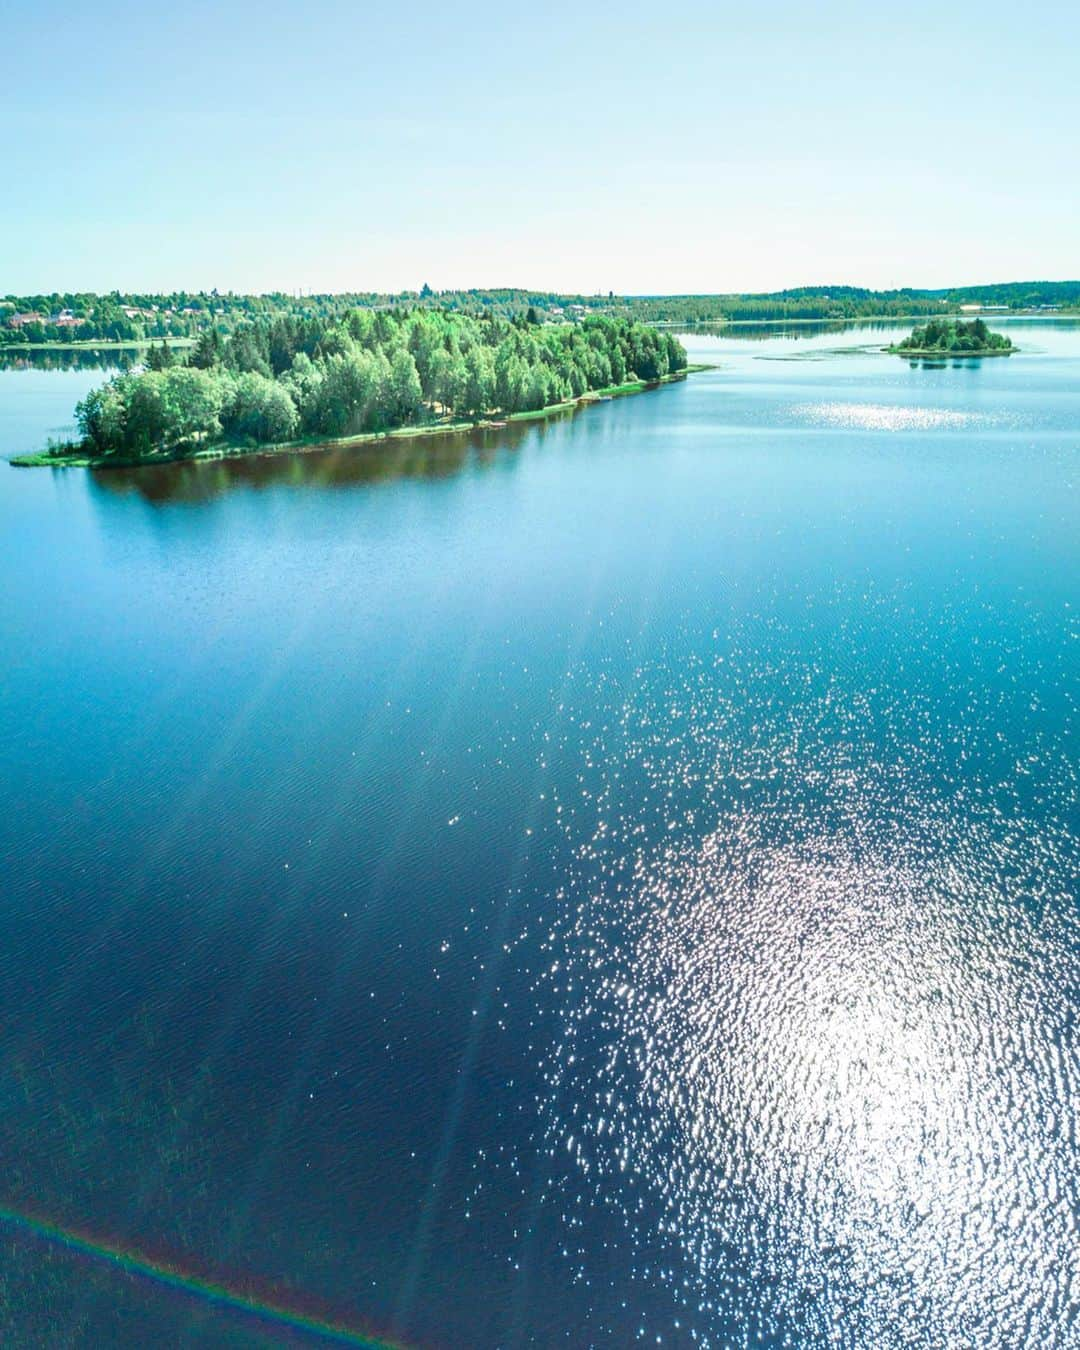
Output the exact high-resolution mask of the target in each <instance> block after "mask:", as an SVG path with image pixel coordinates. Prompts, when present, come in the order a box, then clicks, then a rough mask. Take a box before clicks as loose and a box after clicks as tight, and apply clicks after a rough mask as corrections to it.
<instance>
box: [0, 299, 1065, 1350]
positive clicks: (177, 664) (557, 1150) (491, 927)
mask: <svg viewBox="0 0 1080 1350" xmlns="http://www.w3.org/2000/svg"><path fill="white" fill-rule="evenodd" d="M900 331H901V330H899V329H894V328H879V329H866V328H863V329H848V330H843V331H835V330H833V331H828V330H825V331H816V330H813V329H807V330H805V332H804V333H802V334H800V335H796V336H792V335H791V334H790V333H789V334H786V335H780V336H777V335H770V334H769V333H768V332H767V331H763V332H757V331H754V330H747V329H741V330H736V329H732V330H730V331H729V332H727V333H724V334H722V335H719V336H710V335H707V334H698V335H694V336H690V337H687V338H686V339H685V341H686V344H687V346H688V348H689V350H690V352H691V359H700V360H705V361H710V362H715V363H716V365H717V369H714V370H710V371H708V372H705V373H702V374H696V375H693V376H691V377H689V378H688V379H687V380H686V381H685V382H682V383H678V384H673V385H670V386H666V387H664V388H661V389H659V390H657V391H655V392H652V393H649V394H645V395H641V396H637V397H630V398H624V399H617V400H615V401H612V402H607V403H600V404H595V405H593V406H590V407H587V408H585V409H583V410H581V411H579V412H577V413H575V414H573V415H569V416H564V417H561V418H557V419H554V420H551V421H550V422H546V423H526V424H519V425H515V426H513V427H511V428H508V429H507V430H506V431H504V432H485V433H476V434H474V435H463V436H460V437H456V438H448V439H447V440H445V441H443V440H433V441H416V442H411V443H409V442H397V443H394V444H393V445H392V446H391V447H388V448H378V447H376V448H364V449H361V450H354V451H343V450H337V451H326V452H318V453H311V454H306V455H296V456H287V457H278V458H274V457H267V456H258V457H251V458H248V459H245V460H239V461H231V462H217V463H201V464H192V463H189V464H179V465H169V466H160V467H156V468H153V469H149V468H146V469H141V470H132V471H120V470H114V471H109V472H96V473H90V472H86V471H82V470H66V471H53V470H38V469H35V470H15V469H11V468H9V467H7V466H5V465H0V553H2V578H3V582H2V584H3V604H2V606H0V642H2V646H0V652H2V654H3V658H4V671H5V678H4V680H3V682H2V686H0V750H2V756H3V763H4V769H5V772H4V777H3V789H2V791H3V800H2V808H3V809H2V811H0V836H2V856H3V867H4V880H3V888H2V896H3V905H2V911H0V914H2V918H0V1072H2V1079H0V1083H2V1091H0V1150H2V1157H3V1162H4V1169H3V1180H2V1184H0V1232H2V1235H3V1239H4V1241H3V1249H2V1256H0V1339H2V1340H3V1342H4V1344H10V1345H18V1344H41V1343H49V1344H61V1343H63V1344H77V1345H89V1346H95V1347H96V1346H104V1345H110V1346H111V1345H117V1346H138V1347H141V1346H147V1345H164V1344H169V1345H173V1344H183V1345H192V1346H195V1345H199V1346H261V1345H277V1344H286V1345H305V1346H306V1345H319V1344H328V1343H333V1339H334V1338H335V1337H336V1339H337V1341H338V1343H354V1344H355V1343H360V1344H366V1343H390V1344H394V1345H403V1346H465V1345H468V1346H493V1347H494V1346H506V1347H511V1346H525V1345H556V1344H559V1345H573V1346H584V1345H626V1344H632V1343H637V1342H639V1341H640V1342H641V1343H643V1344H650V1345H657V1344H662V1345H667V1346H678V1345H687V1346H691V1345H693V1346H717V1347H719V1346H725V1347H726V1346H749V1345H753V1346H762V1345H766V1346H792V1345H799V1346H845V1347H859V1348H860V1350H861V1348H862V1347H866V1348H867V1350H876V1348H878V1347H893V1346H896V1347H900V1346H903V1347H914V1346H919V1347H921V1346H926V1347H931V1346H933V1347H937V1346H941V1345H946V1344H947V1345H964V1346H1002V1345H1020V1344H1027V1345H1040V1346H1069V1345H1076V1344H1077V1343H1078V1340H1080V1242H1078V1241H1077V1234H1076V1224H1077V1216H1078V1213H1080V1196H1078V1179H1077V1167H1076V1157H1077V1152H1076V1150H1077V1144H1078V1134H1080V1119H1078V1116H1080V1045H1078V1016H1080V913H1078V904H1077V877H1078V866H1077V864H1078V860H1080V849H1078V830H1080V818H1078V766H1077V756H1076V747H1075V734H1074V733H1075V728H1076V723H1075V717H1076V701H1077V695H1078V692H1080V681H1078V675H1080V659H1078V658H1080V643H1078V638H1080V625H1078V614H1080V611H1078V605H1077V602H1078V600H1080V594H1078V589H1080V588H1078V564H1080V511H1078V500H1077V492H1078V485H1080V326H1077V325H1076V324H1075V323H1068V322H1065V321H1060V322H1019V321H1018V322H1015V323H1011V324H1009V326H1008V331H1009V332H1010V334H1011V335H1013V337H1014V340H1015V341H1016V342H1017V343H1018V344H1019V346H1020V348H1021V351H1020V353H1019V354H1018V355H1016V356H1013V357H1010V358H1009V359H1008V360H993V361H978V360H967V361H948V362H944V363H940V364H938V365H936V366H931V365H924V364H910V363H908V362H906V361H903V360H900V359H897V358H895V357H888V356H885V355H883V354H881V353H880V350H878V349H879V348H880V347H881V346H882V345H884V344H885V343H887V342H888V341H890V340H892V339H893V338H894V337H896V336H897V335H898V334H899V333H900ZM102 378H103V375H102V372H101V371H99V370H94V369H85V368H74V369H36V368H10V369H3V370H0V454H3V455H4V456H6V457H10V456H11V455H13V454H16V453H18V452H20V451H24V450H27V449H36V448H38V447H39V446H40V445H41V444H42V443H43V442H44V441H45V439H46V438H47V437H48V436H49V435H56V436H59V435H62V434H64V433H65V431H66V430H68V429H69V428H70V424H71V409H72V407H73V404H74V402H75V401H76V399H77V398H79V397H80V396H81V395H82V393H84V392H85V391H86V390H87V389H89V388H90V387H92V386H93V385H95V384H96V383H98V382H100V380H101V379H102ZM335 1328H336V1330H334V1329H335Z"/></svg>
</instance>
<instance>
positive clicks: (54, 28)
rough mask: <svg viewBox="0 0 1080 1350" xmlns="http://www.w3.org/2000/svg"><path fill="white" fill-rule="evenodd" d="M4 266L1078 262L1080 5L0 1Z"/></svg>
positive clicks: (708, 275) (455, 269)
mask: <svg viewBox="0 0 1080 1350" xmlns="http://www.w3.org/2000/svg"><path fill="white" fill-rule="evenodd" d="M0 49H2V50H3V53H4V66H5V70H6V71H7V74H8V79H7V81H6V92H5V96H4V134H3V143H2V147H0V294H4V293H9V294H30V293H36V292H51V291H54V290H58V291H64V290H95V291H104V290H111V289H114V288H118V289H120V290H125V291H150V290H153V291H159V290H172V289H174V288H184V289H191V290H199V289H210V288H212V287H215V286H216V287H217V288H218V289H219V290H222V291H227V290H233V291H267V290H284V291H298V290H308V291H330V290H400V289H406V288H408V289H418V288H419V287H420V286H421V285H422V284H423V283H425V282H427V283H428V284H429V285H431V286H433V287H435V288H436V289H449V288H457V287H472V286H477V287H494V286H521V287H528V288H535V289H543V290H558V291H572V292H586V293H592V292H596V291H608V290H613V291H615V292H617V293H623V294H660V293H679V292H717V291H756V290H774V289H779V288H782V287H785V286H795V285H816V284H837V283H847V284H851V285H865V286H873V287H893V286H904V285H911V286H949V285H964V284H975V283H980V282H992V281H1007V280H1031V279H1064V278H1075V277H1077V276H1080V174H1078V173H1077V171H1076V160H1077V136H1078V129H1080V79H1078V78H1077V52H1078V51H1080V6H1076V5H1073V4H1068V5H1067V4H1064V3H1060V0H1048V2H1046V3H1039V4H1030V3H1016V2H1015V0H1013V3H1003V2H1002V0H979V2H978V3H970V2H969V0H955V2H954V3H941V0H938V3H936V4H925V3H923V2H922V0H908V2H906V3H904V4H896V3H894V4H885V3H867V0H862V3H859V4H847V3H829V2H828V0H819V3H817V4H811V3H808V0H802V2H801V3H798V4H789V3H770V2H769V0H759V2H758V3H744V4H738V5H736V4H729V3H726V0H709V3H699V2H698V0H681V2H680V3H679V4H678V5H672V4H658V3H656V2H655V0H653V3H651V4H639V3H637V2H636V0H626V2H625V3H620V4H618V5H616V4H613V3H608V4H604V5H601V4H598V3H593V0H577V2H576V3H566V0H545V2H544V3H543V4H537V5H531V6H521V5H506V4H496V3H495V2H494V0H460V3H456V4H447V3H437V4H436V3H433V0H412V3H396V4H392V3H385V0H382V2H380V3H378V4H375V3H372V2H371V0H359V3H357V2H356V0H353V2H350V0H309V2H308V3H305V4H299V3H296V4H276V3H273V2H272V0H262V3H249V2H248V0H220V2H219V3H213V4H211V3H204V0H185V2H184V3H182V4H173V5H155V4H148V3H146V0H138V3H127V2H126V0H125V2H123V3H122V2H120V0H97V3H94V4H86V3H84V0H78V2H76V0H35V2H34V3H33V4H17V3H16V0H0Z"/></svg>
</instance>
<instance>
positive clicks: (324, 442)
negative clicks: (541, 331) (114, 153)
mask: <svg viewBox="0 0 1080 1350" xmlns="http://www.w3.org/2000/svg"><path fill="white" fill-rule="evenodd" d="M715 369H716V367H715V366H713V365H708V364H701V363H698V364H691V365H688V366H686V367H685V369H683V370H678V371H674V372H672V373H671V374H669V375H661V376H660V377H659V379H655V380H627V381H625V382H624V383H623V384H613V385H609V386H608V387H607V388H605V389H594V390H590V391H589V392H588V393H585V394H582V395H581V397H580V398H575V399H569V400H567V401H566V402H563V403H550V404H548V406H547V407H546V408H538V409H536V410H535V411H532V412H516V413H508V414H507V415H506V416H505V417H503V418H496V417H482V418H478V419H476V420H475V421H456V422H437V423H433V424H431V425H429V426H404V427H396V428H395V429H394V430H393V431H368V432H363V433H361V434H360V435H357V436H339V437H334V438H332V439H329V440H328V439H327V438H326V437H317V438H316V437H311V438H308V439H306V440H295V441H281V442H278V443H277V444H267V445H252V446H243V445H229V444H218V445H212V446H206V447H204V448H202V449H199V450H192V451H189V452H176V451H165V452H163V453H161V454H152V455H142V456H134V457H132V456H125V457H120V456H117V455H89V454H87V453H86V451H85V450H83V449H82V448H81V447H75V446H73V447H72V448H71V451H70V453H65V454H60V455H51V454H49V452H48V451H45V450H43V451H38V452H36V453H34V454H28V455H16V456H15V457H14V458H12V459H10V460H8V463H9V464H10V465H11V466H12V467H13V468H16V469H29V468H48V469H135V468H139V467H141V466H143V465H147V464H175V463H181V462H184V463H186V462H188V461H191V460H221V459H246V458H248V457H249V456H251V455H288V454H306V453H309V452H311V451H314V450H332V449H337V450H348V449H351V448H352V447H354V446H361V445H375V444H378V443H379V442H382V441H394V440H421V439H424V438H426V437H430V436H450V435H453V434H454V433H455V432H462V431H490V430H500V429H501V428H503V427H505V426H508V425H509V424H510V423H511V422H531V421H539V420H541V419H543V418H546V417H551V416H554V414H556V413H562V412H571V411H573V410H575V409H580V408H582V407H585V406H587V405H588V404H591V403H599V402H602V401H606V400H607V399H613V398H624V397H626V396H627V395H629V394H642V393H648V392H650V391H652V390H654V389H657V388H659V386H660V385H663V384H675V383H677V382H679V381H682V380H685V379H686V377H687V375H693V374H698V373H700V372H701V371H703V370H715Z"/></svg>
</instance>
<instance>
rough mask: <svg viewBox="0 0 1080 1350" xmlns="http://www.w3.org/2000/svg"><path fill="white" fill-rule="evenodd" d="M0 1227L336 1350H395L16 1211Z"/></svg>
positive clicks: (6, 1212)
mask: <svg viewBox="0 0 1080 1350" xmlns="http://www.w3.org/2000/svg"><path fill="white" fill-rule="evenodd" d="M0 1223H4V1224H7V1225H8V1226H9V1227H11V1228H14V1229H16V1230H18V1231H20V1232H23V1233H27V1234H30V1235H31V1236H33V1237H35V1238H38V1239H40V1240H42V1241H45V1242H50V1243H53V1244H54V1245H56V1246H58V1247H64V1248H66V1249H67V1250H68V1251H72V1252H77V1253H78V1254H79V1255H81V1256H87V1257H90V1258H91V1259H93V1260H96V1261H100V1262H103V1263H105V1264H107V1265H111V1266H114V1267H116V1268H117V1269H119V1270H122V1271H124V1272H126V1273H127V1274H129V1275H140V1276H144V1277H145V1278H147V1279H150V1280H154V1281H155V1282H157V1283H158V1284H162V1285H166V1286H168V1287H169V1288H170V1289H177V1290H180V1291H181V1292H182V1293H185V1294H189V1295H191V1296H192V1297H193V1298H198V1299H202V1300H204V1301H205V1302H208V1303H212V1304H217V1305H218V1306H219V1307H223V1308H230V1309H233V1310H234V1311H237V1312H242V1313H248V1314H250V1315H251V1316H252V1317H255V1318H258V1319H260V1320H261V1321H263V1322H271V1323H276V1324H277V1325H278V1326H281V1327H286V1328H288V1329H289V1330H292V1331H300V1332H306V1333H308V1334H309V1335H311V1336H314V1337H318V1338H320V1339H322V1340H327V1341H333V1342H336V1343H337V1344H339V1345H355V1346H364V1347H366V1350H395V1347H394V1346H393V1343H392V1342H390V1341H385V1340H378V1339H376V1338H374V1337H371V1336H367V1335H364V1334H362V1333H361V1332H359V1331H354V1330H352V1329H350V1328H349V1327H345V1326H342V1325H340V1324H337V1323H334V1322H326V1321H322V1320H320V1319H319V1318H317V1317H311V1316H307V1315H305V1314H304V1313H300V1312H296V1311H292V1310H290V1309H288V1308H283V1307H281V1306H280V1305H278V1304H274V1303H270V1302H267V1301H265V1300H263V1299H259V1298H256V1297H254V1296H253V1295H251V1294H245V1293H241V1292H239V1291H238V1290H236V1289H230V1288H228V1287H227V1286H225V1285H222V1284H215V1283H213V1282H212V1281H210V1280H205V1279H202V1278H200V1277H199V1276H196V1275H191V1274H185V1273H184V1272H183V1271H182V1270H180V1269H179V1268H177V1267H176V1266H173V1265H167V1264H165V1263H164V1262H160V1261H152V1260H150V1258H149V1257H147V1256H144V1255H142V1254H140V1253H139V1252H136V1251H133V1250H131V1249H127V1250H125V1249H124V1248H122V1247H119V1246H113V1245H110V1244H108V1243H105V1242H101V1241H99V1240H97V1239H94V1238H91V1237H88V1236H86V1235H85V1234H81V1233H76V1232H74V1231H73V1230H72V1229H69V1228H62V1227H60V1225H59V1224H55V1223H49V1222H48V1221H46V1220H45V1219H41V1218H37V1217H34V1216H33V1215H29V1214H23V1213H20V1212H19V1211H17V1210H13V1209H8V1208H6V1207H3V1206H0Z"/></svg>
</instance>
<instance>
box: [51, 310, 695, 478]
mask: <svg viewBox="0 0 1080 1350" xmlns="http://www.w3.org/2000/svg"><path fill="white" fill-rule="evenodd" d="M685 367H686V353H685V351H684V349H683V347H682V344H681V343H679V342H678V341H677V340H676V339H675V338H674V337H672V336H671V335H670V334H667V333H661V332H659V331H658V330H657V329H655V328H650V327H647V326H645V325H643V324H640V323H636V322H634V321H632V320H630V319H625V318H620V319H613V318H607V317H600V316H598V317H591V318H587V319H586V320H585V321H583V322H581V323H577V324H563V325H558V326H556V325H550V324H539V323H529V322H527V321H526V320H523V319H518V320H508V319H502V318H495V317H489V318H486V319H477V318H474V317H471V316H469V315H465V314H460V313H455V312H452V311H446V310H434V309H428V308H419V307H418V308H414V309H411V310H404V309H398V310H371V309H366V310H365V309H354V310H352V311H351V312H349V313H348V314H347V315H346V316H344V317H343V318H341V319H335V320H331V321H324V320H320V319H316V318H310V317H307V318H305V317H299V316H285V317H280V318H275V319H272V320H270V321H269V322H255V323H249V324H246V325H244V326H242V327H239V328H237V329H236V331H235V332H233V333H232V334H231V335H229V336H223V335H222V334H221V333H220V332H219V331H218V330H217V329H216V328H212V329H208V330H207V331H206V332H204V333H203V334H202V335H201V336H200V338H199V340H198V342H197V344H196V345H195V346H194V348H192V349H191V350H190V351H187V352H185V353H182V354H178V353H177V352H176V351H175V350H174V349H173V348H170V347H169V345H168V344H167V343H164V342H163V343H162V344H160V345H159V346H154V347H152V348H151V349H150V351H149V353H148V355H147V361H146V368H145V369H143V370H137V371H131V372H128V373H125V374H121V375H118V376H116V377H115V378H114V379H112V380H110V381H109V382H108V383H107V384H105V385H103V386H102V387H101V388H99V389H96V390H94V391H93V392H92V393H90V394H89V395H88V396H87V397H86V398H85V399H84V400H83V401H82V402H81V403H80V404H79V405H78V407H77V409H76V418H77V421H78V424H79V428H80V430H81V432H82V434H83V437H84V441H85V445H86V447H87V448H88V449H89V450H91V451H92V452H93V453H95V454H99V455H110V454H112V455H121V456H136V457H137V456H140V455H147V454H153V453H158V452H163V451H175V450H177V449H184V448H197V447H199V446H205V445H212V444H215V443H217V442H227V443H229V444H232V445H259V444H266V443H271V442H278V441H288V440H293V439H295V438H297V437H322V436H325V437H338V436H347V435H353V434H360V433H363V432H372V431H387V430H391V429H393V428H396V427H402V426H408V425H411V424H424V423H426V422H430V421H432V420H434V419H440V418H461V417H468V418H475V417H480V416H483V415H485V414H490V413H493V412H503V413H515V412H525V411H531V410H537V409H540V408H544V407H547V406H549V405H551V404H555V403H560V402H563V401H565V400H569V399H572V398H578V397H580V396H581V395H582V394H584V393H586V392H588V391H590V390H597V389H604V388H607V387H612V386H616V385H619V384H622V383H624V382H626V381H629V380H635V379H638V380H647V381H648V380H656V379H660V378H662V377H663V376H665V375H668V374H670V373H673V372H677V371H680V370H683V369H685Z"/></svg>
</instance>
